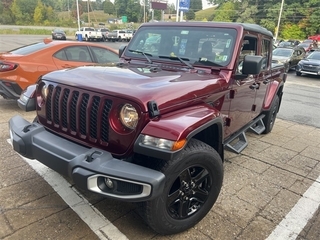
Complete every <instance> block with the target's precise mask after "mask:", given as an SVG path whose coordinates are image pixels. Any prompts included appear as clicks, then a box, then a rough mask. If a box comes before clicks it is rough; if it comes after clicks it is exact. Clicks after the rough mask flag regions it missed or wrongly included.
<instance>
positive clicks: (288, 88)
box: [278, 71, 320, 128]
mask: <svg viewBox="0 0 320 240" xmlns="http://www.w3.org/2000/svg"><path fill="white" fill-rule="evenodd" d="M319 109H320V77H318V76H300V77H298V76H296V75H295V72H294V71H290V72H289V74H288V81H287V82H286V85H285V88H284V97H283V101H282V105H281V109H280V112H279V115H278V117H279V118H281V119H284V120H289V121H294V122H298V123H302V124H306V125H310V126H315V127H317V128H320V111H319Z"/></svg>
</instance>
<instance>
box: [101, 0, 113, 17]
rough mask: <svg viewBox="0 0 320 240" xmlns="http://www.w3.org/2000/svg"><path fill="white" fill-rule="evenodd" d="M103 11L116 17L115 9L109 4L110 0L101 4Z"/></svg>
mask: <svg viewBox="0 0 320 240" xmlns="http://www.w3.org/2000/svg"><path fill="white" fill-rule="evenodd" d="M103 11H104V12H105V13H108V14H114V15H116V9H115V7H114V5H113V3H112V2H110V0H106V1H104V3H103Z"/></svg>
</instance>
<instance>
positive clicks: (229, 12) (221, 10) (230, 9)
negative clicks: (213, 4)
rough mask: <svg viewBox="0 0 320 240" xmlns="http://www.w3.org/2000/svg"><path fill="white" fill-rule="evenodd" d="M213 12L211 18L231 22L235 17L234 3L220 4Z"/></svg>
mask: <svg viewBox="0 0 320 240" xmlns="http://www.w3.org/2000/svg"><path fill="white" fill-rule="evenodd" d="M215 12H216V13H215V15H214V18H213V20H214V21H218V22H233V20H234V18H235V17H236V15H235V12H236V11H235V4H234V3H232V2H226V3H223V4H221V6H219V7H218V9H217V10H216V11H215Z"/></svg>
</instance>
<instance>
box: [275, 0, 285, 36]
mask: <svg viewBox="0 0 320 240" xmlns="http://www.w3.org/2000/svg"><path fill="white" fill-rule="evenodd" d="M283 3H284V0H282V2H281V7H280V13H279V18H278V25H277V29H276V36H275V39H274V40H275V41H276V40H277V38H278V33H279V27H280V20H281V14H282V10H283Z"/></svg>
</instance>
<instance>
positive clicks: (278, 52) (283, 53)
mask: <svg viewBox="0 0 320 240" xmlns="http://www.w3.org/2000/svg"><path fill="white" fill-rule="evenodd" d="M292 52H293V50H292V49H283V48H276V49H274V50H273V52H272V54H273V56H280V57H290V56H291V55H292Z"/></svg>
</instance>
